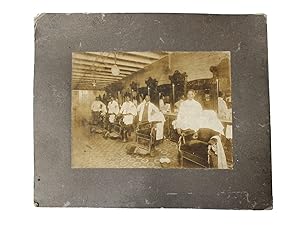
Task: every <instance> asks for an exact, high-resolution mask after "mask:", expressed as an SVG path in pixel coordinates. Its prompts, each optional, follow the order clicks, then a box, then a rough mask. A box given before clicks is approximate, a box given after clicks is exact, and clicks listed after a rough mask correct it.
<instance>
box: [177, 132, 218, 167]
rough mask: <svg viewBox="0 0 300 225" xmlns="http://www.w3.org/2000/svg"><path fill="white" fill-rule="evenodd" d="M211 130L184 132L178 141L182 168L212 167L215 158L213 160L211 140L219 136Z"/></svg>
mask: <svg viewBox="0 0 300 225" xmlns="http://www.w3.org/2000/svg"><path fill="white" fill-rule="evenodd" d="M217 134H218V133H217V132H216V131H213V130H211V129H200V130H199V131H198V132H195V131H193V130H186V131H182V133H181V135H180V137H179V141H178V160H179V164H180V166H181V167H200V168H210V167H212V165H214V164H213V162H214V160H215V158H213V159H212V158H211V152H210V151H209V145H211V143H210V142H209V141H210V138H211V137H212V136H214V135H217Z"/></svg>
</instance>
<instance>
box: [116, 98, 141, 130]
mask: <svg viewBox="0 0 300 225" xmlns="http://www.w3.org/2000/svg"><path fill="white" fill-rule="evenodd" d="M120 113H122V114H124V117H123V122H124V123H125V124H126V125H129V124H133V119H134V117H135V116H136V114H137V110H136V107H135V105H134V103H133V102H131V101H129V102H124V103H123V105H122V107H121V110H120ZM128 114H129V115H128Z"/></svg>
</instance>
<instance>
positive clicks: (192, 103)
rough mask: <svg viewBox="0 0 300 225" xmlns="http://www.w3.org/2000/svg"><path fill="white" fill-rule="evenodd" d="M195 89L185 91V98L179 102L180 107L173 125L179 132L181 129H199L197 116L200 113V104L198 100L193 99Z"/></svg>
mask: <svg viewBox="0 0 300 225" xmlns="http://www.w3.org/2000/svg"><path fill="white" fill-rule="evenodd" d="M194 98H195V91H194V90H189V91H188V92H187V100H185V101H183V102H182V103H181V104H180V108H179V111H178V114H177V118H176V121H175V127H176V128H177V132H178V133H179V134H180V133H181V131H182V130H188V129H190V130H193V131H197V130H198V129H199V124H198V123H197V121H198V120H199V116H200V115H201V114H202V106H201V104H200V103H199V102H197V101H196V100H194Z"/></svg>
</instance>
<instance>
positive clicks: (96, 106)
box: [91, 100, 106, 113]
mask: <svg viewBox="0 0 300 225" xmlns="http://www.w3.org/2000/svg"><path fill="white" fill-rule="evenodd" d="M91 110H92V111H93V112H104V113H106V105H105V104H104V103H103V102H101V101H97V100H96V101H93V103H92V106H91Z"/></svg>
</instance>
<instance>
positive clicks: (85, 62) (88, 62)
mask: <svg viewBox="0 0 300 225" xmlns="http://www.w3.org/2000/svg"><path fill="white" fill-rule="evenodd" d="M72 62H73V64H74V63H75V64H81V65H87V66H93V67H99V68H103V67H108V68H109V69H110V68H111V67H112V66H113V65H115V64H114V63H113V64H112V63H103V62H95V61H91V60H87V59H76V58H73V59H72ZM118 67H119V69H120V70H126V71H132V72H136V71H139V70H140V69H141V68H136V67H132V66H120V65H118Z"/></svg>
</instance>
